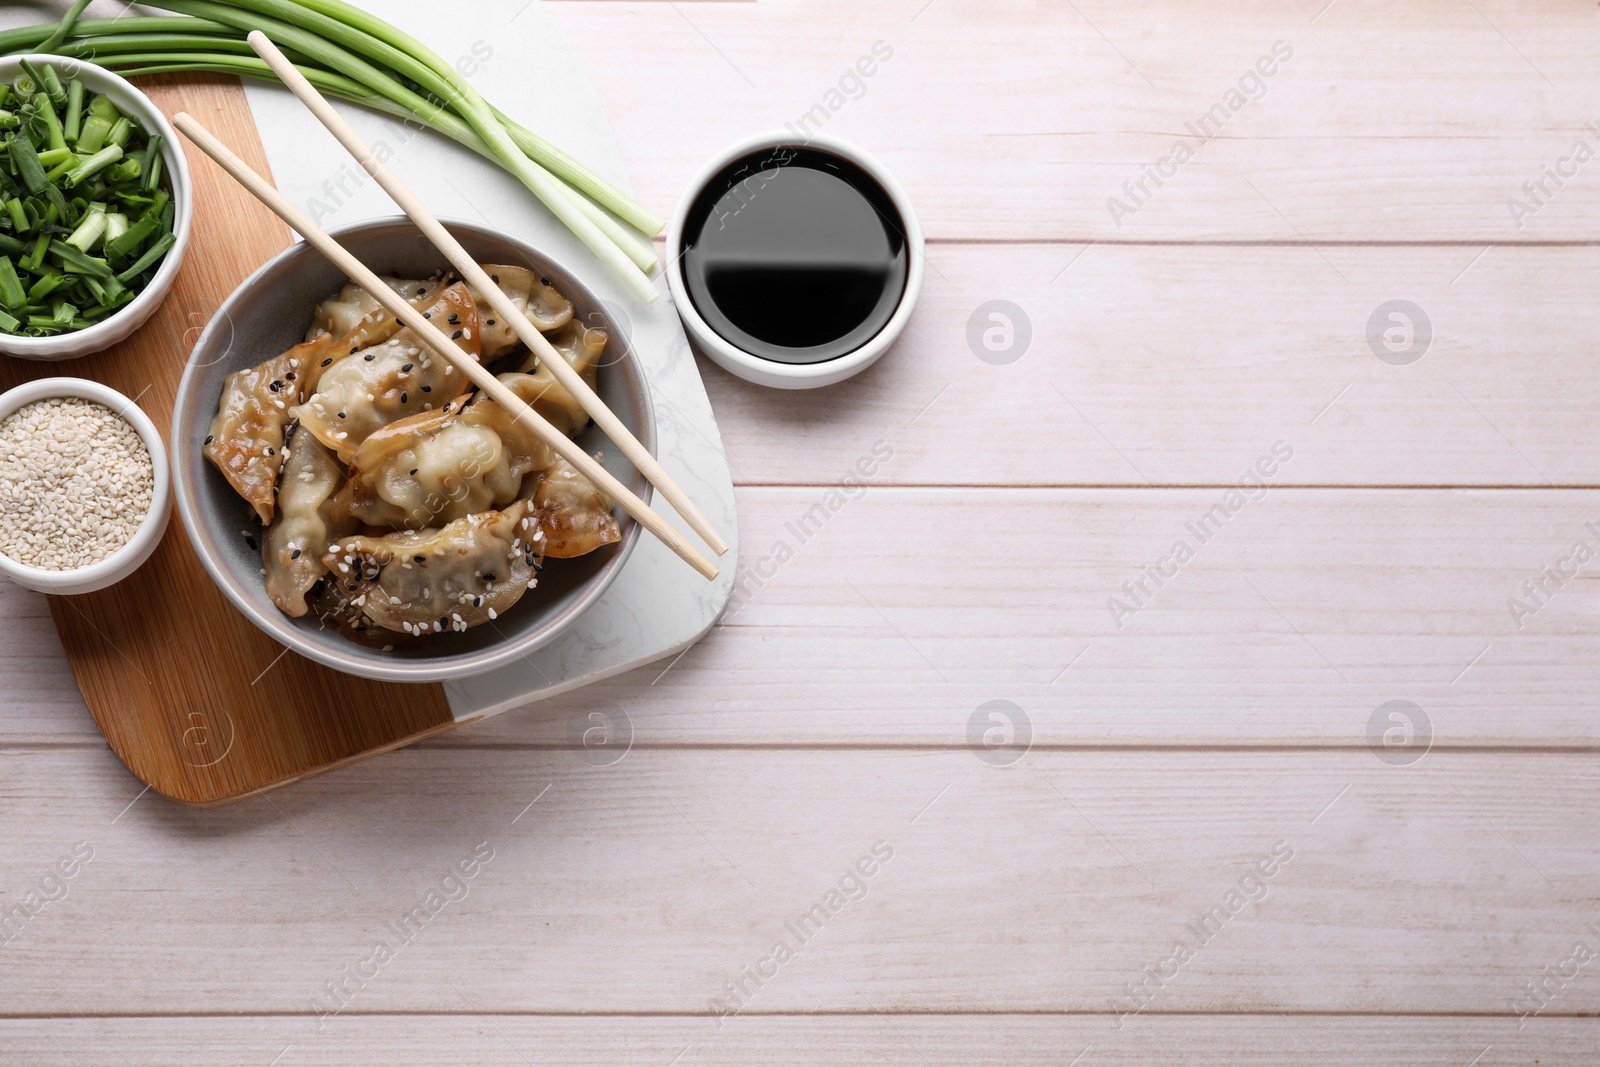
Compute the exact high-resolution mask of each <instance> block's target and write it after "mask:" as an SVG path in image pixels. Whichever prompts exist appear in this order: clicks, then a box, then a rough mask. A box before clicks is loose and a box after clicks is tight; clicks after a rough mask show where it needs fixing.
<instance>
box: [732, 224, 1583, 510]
mask: <svg viewBox="0 0 1600 1067" xmlns="http://www.w3.org/2000/svg"><path fill="white" fill-rule="evenodd" d="M1480 251H1481V248H1399V249H1396V248H1384V249H1372V248H1330V249H1325V250H1324V253H1325V255H1326V260H1325V259H1324V258H1322V257H1321V256H1319V255H1317V254H1316V253H1315V252H1313V251H1310V250H1307V249H1304V248H1271V249H1263V248H1192V247H1191V248H1164V247H1163V248H1098V247H1097V248H1090V249H1088V250H1087V251H1085V250H1084V249H1083V248H1082V247H1081V246H1077V247H1072V248H1063V247H1059V246H1053V245H1022V246H997V245H984V246H941V247H935V248H934V249H932V250H931V252H930V254H929V268H930V269H929V271H928V275H927V281H926V284H925V290H924V293H923V297H922V301H921V304H920V306H919V308H918V312H917V315H916V317H915V318H913V320H912V322H911V325H910V328H909V329H908V331H907V333H906V334H905V336H904V337H903V338H902V340H901V341H900V343H899V344H898V345H897V346H896V348H895V349H894V350H893V351H892V352H890V353H889V354H888V356H886V357H885V358H884V359H883V360H881V361H880V362H879V363H878V364H876V365H875V366H874V367H872V368H871V369H870V370H869V371H867V372H866V373H865V374H863V375H861V376H860V377H859V378H856V379H854V380H852V381H851V382H850V383H849V384H848V385H843V386H839V387H837V388H833V389H819V390H813V391H809V392H790V391H782V390H772V389H763V388H761V387H759V386H754V385H750V384H748V383H746V382H743V381H740V380H738V379H736V378H733V377H732V376H731V375H728V374H726V373H724V372H722V371H721V370H719V369H718V368H717V367H715V366H713V365H711V364H709V363H705V362H702V369H703V371H704V373H705V378H706V384H707V388H708V392H709V393H710V395H711V399H712V403H713V404H714V405H715V407H716V410H717V412H718V413H719V420H720V423H721V428H722V432H723V437H724V440H725V441H726V442H727V446H728V455H729V458H730V461H731V463H732V464H733V471H734V477H735V480H736V481H738V482H741V483H744V484H750V483H760V484H773V483H778V484H785V483H795V484H799V483H805V484H815V483H821V484H827V483H830V482H836V481H838V480H839V479H840V478H841V477H843V476H844V475H845V474H846V473H848V472H849V470H850V468H851V467H852V466H853V465H854V464H855V463H856V462H857V461H858V460H860V459H861V458H862V457H863V455H865V454H867V453H868V452H869V450H870V449H871V447H872V445H873V444H874V442H876V441H880V440H881V441H883V442H885V443H886V444H887V445H888V446H890V447H891V448H892V450H893V453H894V457H893V460H892V462H887V463H884V464H882V465H881V470H880V471H878V472H877V473H875V474H874V479H873V480H875V481H878V482H887V483H891V484H895V483H898V484H924V485H926V484H935V485H940V484H974V483H978V484H1012V485H1016V484H1023V485H1028V484H1032V485H1041V484H1043V485H1104V484H1114V485H1138V486H1142V485H1148V484H1156V485H1215V484H1232V483H1234V482H1236V481H1237V480H1238V478H1239V476H1240V474H1241V472H1242V471H1243V470H1244V469H1246V468H1247V467H1248V466H1249V465H1250V464H1251V463H1252V462H1253V461H1254V460H1255V458H1256V457H1257V456H1258V455H1260V454H1261V453H1262V452H1263V451H1266V450H1267V449H1269V448H1270V447H1271V445H1272V444H1273V442H1275V441H1279V440H1284V441H1287V442H1289V443H1290V444H1292V445H1293V446H1294V448H1295V458H1294V462H1293V463H1292V464H1290V465H1288V467H1287V468H1286V469H1285V471H1284V473H1283V475H1282V477H1283V478H1284V479H1287V480H1288V481H1289V482H1291V483H1294V484H1302V485H1534V486H1546V485H1550V484H1556V485H1595V484H1600V444H1597V442H1596V440H1595V437H1594V435H1593V434H1592V433H1591V432H1590V429H1589V427H1590V423H1591V422H1592V413H1593V411H1594V410H1595V408H1596V406H1597V405H1600V384H1597V382H1596V379H1595V376H1594V375H1593V374H1592V373H1590V364H1591V362H1592V358H1593V357H1592V351H1591V349H1592V347H1593V343H1592V339H1593V337H1594V336H1595V335H1596V333H1600V312H1597V311H1596V309H1595V307H1594V302H1593V301H1592V300H1590V299H1588V298H1587V296H1586V293H1585V285H1586V279H1587V278H1588V267H1587V264H1588V262H1589V260H1590V259H1591V258H1592V254H1593V253H1592V250H1590V249H1582V248H1560V249H1501V248H1497V249H1493V250H1491V251H1490V252H1488V253H1486V254H1484V255H1482V256H1481V257H1479V256H1478V253H1479V252H1480ZM1080 253H1081V258H1077V259H1075V257H1078V256H1079V255H1080ZM1063 269H1065V270H1066V273H1065V274H1062V273H1061V272H1062V271H1063ZM1396 299H1405V300H1409V301H1411V302H1413V303H1414V304H1415V305H1417V306H1418V307H1419V308H1420V309H1421V310H1422V313H1423V315H1425V316H1426V319H1427V327H1428V329H1429V330H1430V331H1431V339H1430V340H1429V341H1428V342H1427V343H1426V345H1424V344H1423V343H1422V341H1421V340H1420V337H1421V336H1422V335H1421V334H1420V333H1417V332H1413V333H1412V335H1411V341H1410V342H1409V343H1407V342H1406V340H1405V335H1404V332H1403V330H1402V332H1400V333H1396V334H1394V335H1393V336H1392V337H1391V338H1390V341H1391V342H1392V343H1393V344H1394V345H1395V346H1396V348H1397V351H1395V352H1393V353H1391V351H1390V349H1389V348H1388V347H1386V345H1385V343H1384V342H1383V341H1382V340H1381V339H1380V341H1379V343H1378V348H1379V349H1381V350H1382V352H1383V353H1384V355H1385V356H1388V357H1390V358H1393V359H1409V358H1412V357H1413V356H1415V359H1414V361H1413V362H1410V363H1409V364H1404V365H1397V364H1395V363H1391V362H1385V361H1384V360H1383V359H1380V358H1379V357H1378V356H1377V355H1375V353H1374V348H1373V346H1372V345H1371V344H1369V343H1368V340H1367V338H1368V325H1369V322H1370V321H1371V320H1372V319H1373V318H1374V316H1375V315H1376V314H1377V313H1378V311H1379V309H1380V308H1381V307H1383V306H1385V305H1387V304H1388V303H1389V302H1390V301H1392V300H1396ZM996 300H1004V301H1008V302H1009V303H1010V304H1012V305H1014V306H1015V309H1017V310H1007V311H1004V312H1003V313H1004V314H1007V315H1009V316H1010V317H1011V318H1012V320H1013V322H1014V326H1015V329H1014V331H1013V333H1012V338H1011V342H1012V348H1011V350H1010V351H1006V352H1001V353H994V354H991V353H989V352H988V350H987V349H985V348H984V347H983V344H982V341H981V339H980V341H979V343H978V344H977V346H976V347H974V346H973V345H972V343H971V342H970V341H969V330H970V329H972V327H971V325H970V324H971V323H972V322H973V320H974V319H976V320H977V322H978V328H979V333H980V338H981V331H982V329H987V328H991V327H992V326H993V325H994V324H992V323H991V322H990V320H989V319H988V318H987V313H986V312H984V311H983V310H982V309H983V308H984V307H985V306H987V305H989V303H990V302H991V301H996ZM1019 311H1020V314H1019ZM1378 317H1379V319H1380V321H1381V322H1382V328H1381V329H1387V328H1389V327H1390V326H1391V323H1390V321H1389V320H1388V319H1387V316H1386V315H1379V316H1378ZM1413 317H1414V313H1413ZM1417 321H1418V322H1420V321H1421V320H1420V319H1418V320H1417ZM1025 328H1026V329H1028V330H1029V331H1030V332H1031V340H1027V341H1026V342H1024V340H1023V333H1022V331H1023V330H1024V329H1025ZM1381 329H1380V336H1381ZM992 340H994V341H995V342H996V343H997V344H998V343H1000V342H1002V341H1003V340H1004V336H1003V334H1000V335H996V337H994V338H993V339H992ZM981 356H989V357H990V358H991V359H1009V360H1010V362H1007V363H1002V364H999V365H996V364H993V363H990V362H985V360H984V359H983V358H980V357H981Z"/></svg>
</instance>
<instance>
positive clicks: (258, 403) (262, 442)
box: [205, 336, 334, 523]
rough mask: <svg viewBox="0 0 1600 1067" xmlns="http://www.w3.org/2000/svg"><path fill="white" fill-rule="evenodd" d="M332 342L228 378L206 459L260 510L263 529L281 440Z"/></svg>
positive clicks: (320, 342)
mask: <svg viewBox="0 0 1600 1067" xmlns="http://www.w3.org/2000/svg"><path fill="white" fill-rule="evenodd" d="M332 344H334V338H333V337H332V336H328V337H323V338H319V339H317V340H315V341H307V342H306V343H304V344H300V345H296V346H295V347H293V348H291V349H289V351H287V352H284V353H283V354H281V355H278V356H274V357H273V358H272V359H269V360H267V361H266V362H265V363H260V364H257V365H256V366H254V367H249V368H247V369H245V370H241V371H235V372H234V373H232V374H230V375H228V380H227V381H226V382H225V383H223V386H222V400H221V402H220V403H219V404H218V406H217V414H216V416H215V417H213V418H212V420H211V431H210V433H209V434H207V435H206V442H205V454H206V458H207V459H209V460H210V461H211V462H212V463H215V464H216V465H217V469H218V470H220V471H222V474H223V477H225V478H227V479H228V482H229V484H231V485H232V486H233V488H234V489H235V490H236V491H237V492H238V494H239V495H240V496H242V497H244V498H245V500H246V501H248V502H249V504H250V505H251V506H252V507H253V508H255V509H256V514H257V515H259V516H260V517H261V521H262V522H263V523H270V522H271V521H272V516H273V512H274V501H273V490H274V488H275V487H276V485H277V484H278V470H279V468H280V467H282V465H283V439H284V434H285V431H286V430H287V429H288V426H289V423H290V422H291V421H293V418H294V416H293V415H292V414H291V412H292V411H293V410H294V408H293V405H294V404H296V403H298V402H299V400H300V397H301V396H302V395H303V394H302V392H301V389H302V387H303V386H304V383H305V378H306V376H307V375H308V374H309V373H310V371H311V369H312V368H315V367H317V366H319V365H320V364H321V362H322V360H324V359H326V358H327V351H328V349H329V347H330V346H331V345H332Z"/></svg>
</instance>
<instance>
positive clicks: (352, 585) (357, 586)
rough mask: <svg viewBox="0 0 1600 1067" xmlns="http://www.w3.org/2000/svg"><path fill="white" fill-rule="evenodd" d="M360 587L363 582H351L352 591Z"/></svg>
mask: <svg viewBox="0 0 1600 1067" xmlns="http://www.w3.org/2000/svg"><path fill="white" fill-rule="evenodd" d="M360 588H361V583H360V582H351V583H350V591H351V592H352V593H353V592H355V591H356V590H357V589H360Z"/></svg>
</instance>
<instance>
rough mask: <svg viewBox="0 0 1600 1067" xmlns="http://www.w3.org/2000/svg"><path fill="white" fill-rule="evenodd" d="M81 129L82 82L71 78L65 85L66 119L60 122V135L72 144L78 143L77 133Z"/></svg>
mask: <svg viewBox="0 0 1600 1067" xmlns="http://www.w3.org/2000/svg"><path fill="white" fill-rule="evenodd" d="M82 128H83V82H82V80H80V79H78V78H73V79H72V81H71V82H69V83H68V84H67V117H66V118H65V119H64V120H62V123H61V134H62V136H63V137H65V138H66V139H67V140H69V141H71V142H72V143H73V144H77V142H78V131H79V130H81V129H82Z"/></svg>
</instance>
